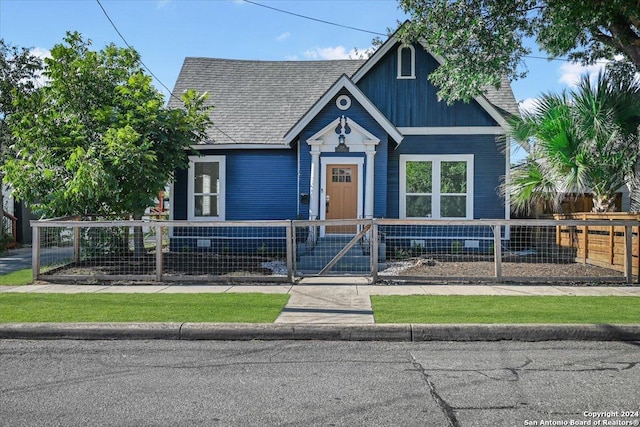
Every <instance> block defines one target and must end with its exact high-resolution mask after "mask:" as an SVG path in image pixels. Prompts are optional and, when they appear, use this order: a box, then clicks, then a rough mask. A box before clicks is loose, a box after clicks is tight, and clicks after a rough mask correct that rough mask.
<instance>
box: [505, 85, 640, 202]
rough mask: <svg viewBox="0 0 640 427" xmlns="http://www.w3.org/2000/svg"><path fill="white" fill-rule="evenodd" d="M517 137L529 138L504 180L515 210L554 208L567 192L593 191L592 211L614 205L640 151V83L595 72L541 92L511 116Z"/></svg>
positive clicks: (632, 171)
mask: <svg viewBox="0 0 640 427" xmlns="http://www.w3.org/2000/svg"><path fill="white" fill-rule="evenodd" d="M511 125H512V133H511V136H512V137H513V138H514V139H515V140H516V141H527V142H530V141H531V140H532V142H533V143H532V147H533V149H532V151H531V153H530V154H529V156H528V158H527V159H526V160H525V161H524V162H522V163H521V164H519V165H517V166H516V168H515V169H514V170H513V171H512V173H511V175H510V180H509V182H507V183H506V184H505V191H506V192H507V193H508V194H509V195H510V200H511V204H512V206H513V207H514V208H516V210H520V211H523V210H529V209H531V208H532V207H533V206H535V205H537V204H538V203H540V202H547V203H550V204H551V205H552V206H553V207H554V208H555V210H558V209H559V207H560V203H561V202H562V200H563V198H564V196H565V195H566V194H567V193H587V192H590V193H592V194H593V210H594V211H595V212H607V211H610V210H613V209H614V201H615V193H616V191H617V190H618V189H619V188H620V187H622V186H623V185H625V184H628V183H629V182H630V181H631V180H632V177H633V174H634V165H636V162H637V161H638V157H639V155H640V150H639V148H640V133H639V128H638V126H640V83H639V82H638V81H637V80H636V81H634V80H632V79H619V78H616V76H614V75H610V74H608V73H600V74H598V77H597V79H596V81H595V83H591V82H590V80H589V77H588V76H584V77H583V78H582V80H581V81H580V84H579V85H578V87H577V88H576V89H575V90H573V91H571V92H569V93H567V92H563V93H561V94H559V95H558V94H545V95H543V96H542V97H541V98H540V99H538V100H537V103H536V105H535V107H534V109H533V111H532V112H529V113H525V114H524V115H523V117H522V118H513V119H512V120H511Z"/></svg>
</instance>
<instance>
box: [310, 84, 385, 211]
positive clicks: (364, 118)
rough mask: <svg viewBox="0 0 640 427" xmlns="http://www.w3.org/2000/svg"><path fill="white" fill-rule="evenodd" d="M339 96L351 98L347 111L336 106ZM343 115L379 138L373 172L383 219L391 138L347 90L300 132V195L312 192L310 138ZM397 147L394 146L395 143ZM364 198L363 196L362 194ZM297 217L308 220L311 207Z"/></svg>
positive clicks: (376, 204)
mask: <svg viewBox="0 0 640 427" xmlns="http://www.w3.org/2000/svg"><path fill="white" fill-rule="evenodd" d="M340 95H348V96H349V97H350V98H351V101H352V102H351V107H350V108H349V109H348V110H346V111H343V110H340V109H339V108H338V107H336V99H337V97H338V96H340ZM342 115H344V116H345V117H347V118H348V119H349V120H353V121H355V122H356V123H358V124H359V125H360V126H362V127H363V128H364V129H366V130H367V131H368V132H370V133H372V134H373V135H375V136H376V138H378V139H380V143H379V144H378V145H377V147H376V155H375V157H374V159H375V160H374V163H375V166H374V168H375V170H374V173H375V175H374V185H375V188H374V216H376V217H383V216H384V215H385V212H386V211H387V198H386V194H387V145H388V136H387V133H386V132H385V131H384V129H383V128H382V127H381V126H380V125H379V124H378V123H377V122H376V121H375V119H374V118H373V117H371V115H369V113H368V112H367V111H366V110H365V109H364V107H362V105H361V104H360V103H359V102H358V101H357V100H356V99H355V98H354V97H353V96H352V95H351V94H350V93H349V92H348V91H347V90H346V89H343V90H342V91H340V92H339V93H338V94H337V95H336V96H335V97H334V98H333V99H332V100H331V101H330V102H329V103H327V105H326V106H325V107H324V108H323V109H322V110H321V111H320V113H318V115H317V116H316V117H314V119H313V120H311V122H310V123H309V125H308V126H307V127H306V128H305V129H304V130H303V131H302V132H301V133H300V136H299V144H300V146H299V161H300V176H299V185H300V192H301V193H306V194H309V193H310V188H309V187H310V180H311V154H310V147H309V144H307V140H308V139H309V138H311V137H312V136H313V135H314V134H315V133H317V132H318V131H320V130H322V128H324V127H325V126H327V125H328V124H329V123H331V122H332V121H333V120H335V119H336V118H338V117H340V116H342ZM347 145H349V139H348V136H347ZM394 145H395V144H394ZM320 157H321V158H325V157H358V158H363V157H365V155H364V153H362V152H360V153H356V152H350V153H322V154H321V155H320ZM324 172H325V171H323V170H322V171H320V182H321V183H322V182H323V179H324ZM362 176H363V179H365V177H366V161H365V170H364V171H363V175H362ZM363 191H366V182H363ZM362 197H363V198H364V194H363V195H362ZM298 217H299V218H302V219H307V218H309V205H308V204H306V205H305V204H300V205H299V211H298Z"/></svg>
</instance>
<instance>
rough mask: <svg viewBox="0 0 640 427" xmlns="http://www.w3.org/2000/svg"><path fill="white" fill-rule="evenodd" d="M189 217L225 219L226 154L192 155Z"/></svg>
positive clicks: (192, 218)
mask: <svg viewBox="0 0 640 427" xmlns="http://www.w3.org/2000/svg"><path fill="white" fill-rule="evenodd" d="M189 160H190V161H191V162H190V167H189V200H188V203H189V205H188V218H189V219H190V220H224V195H225V158H224V156H203V157H190V158H189Z"/></svg>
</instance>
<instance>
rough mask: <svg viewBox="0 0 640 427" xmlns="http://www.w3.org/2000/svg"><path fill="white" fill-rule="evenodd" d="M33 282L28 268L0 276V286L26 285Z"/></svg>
mask: <svg viewBox="0 0 640 427" xmlns="http://www.w3.org/2000/svg"><path fill="white" fill-rule="evenodd" d="M32 281H33V275H32V274H31V269H30V268H25V269H24V270H17V271H13V272H11V273H7V274H0V286H20V285H28V284H30V283H31V282H32Z"/></svg>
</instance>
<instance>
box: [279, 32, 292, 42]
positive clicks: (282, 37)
mask: <svg viewBox="0 0 640 427" xmlns="http://www.w3.org/2000/svg"><path fill="white" fill-rule="evenodd" d="M289 37H291V33H290V32H289V31H287V32H285V33H282V34H280V35H279V36H278V37H276V40H278V41H279V42H281V41H284V40H286V39H288V38H289Z"/></svg>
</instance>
